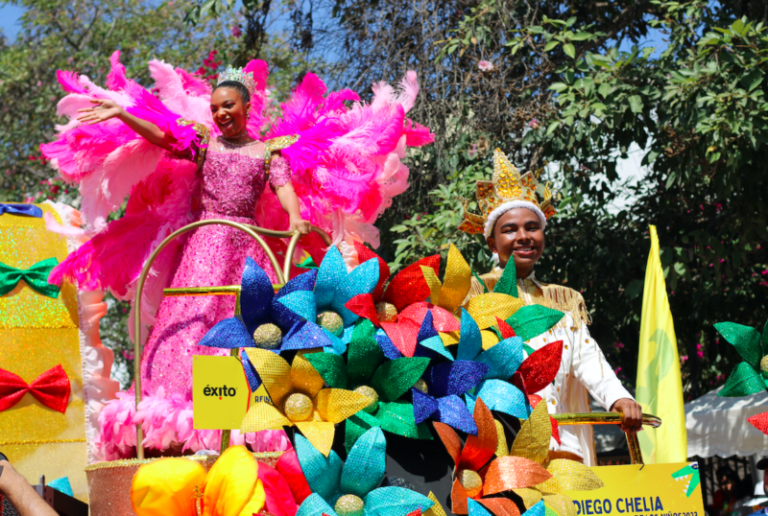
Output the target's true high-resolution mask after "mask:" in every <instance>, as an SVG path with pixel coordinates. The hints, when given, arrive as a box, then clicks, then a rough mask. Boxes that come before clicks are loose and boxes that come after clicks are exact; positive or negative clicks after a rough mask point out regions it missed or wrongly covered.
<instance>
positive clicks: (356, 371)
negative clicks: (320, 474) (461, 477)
mask: <svg viewBox="0 0 768 516" xmlns="http://www.w3.org/2000/svg"><path fill="white" fill-rule="evenodd" d="M375 335H376V328H375V327H374V326H373V323H371V321H369V320H367V319H360V320H359V321H358V322H357V324H356V325H355V327H354V330H353V331H352V338H351V341H350V343H349V347H348V349H347V357H346V359H345V358H344V357H343V356H342V355H338V354H335V353H329V352H324V353H311V354H307V355H305V356H306V358H307V360H309V362H310V363H311V364H312V367H314V368H315V370H317V372H318V373H320V376H322V377H323V380H325V382H326V383H327V384H328V385H329V386H330V387H333V388H339V389H351V390H354V391H356V392H358V393H359V394H364V395H366V396H369V397H370V398H371V404H370V405H369V406H368V407H366V408H365V409H364V410H361V411H360V412H358V413H357V414H355V415H354V416H352V417H351V418H349V419H348V420H347V424H346V435H345V439H344V444H345V446H346V448H347V451H349V450H350V449H351V448H352V445H353V444H354V443H355V441H357V439H358V438H359V437H360V436H361V435H362V434H363V433H364V432H365V431H366V430H369V429H370V428H381V429H383V430H386V431H388V432H392V433H394V434H397V435H402V436H405V437H410V438H414V439H431V434H430V432H429V430H428V428H427V427H426V426H425V425H423V424H421V425H417V424H416V421H415V420H414V416H413V404H412V403H411V402H408V401H405V400H401V399H400V398H401V397H402V396H403V394H405V393H406V392H408V390H409V389H410V388H411V387H412V386H413V385H414V384H415V383H416V381H417V380H419V378H421V376H422V375H423V374H424V371H425V370H426V369H427V366H428V365H429V359H428V358H425V357H404V358H398V359H396V360H387V359H386V357H385V356H384V352H383V351H382V350H381V347H380V346H379V343H378V342H377V341H376V338H375Z"/></svg>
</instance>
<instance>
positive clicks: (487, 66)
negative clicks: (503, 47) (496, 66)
mask: <svg viewBox="0 0 768 516" xmlns="http://www.w3.org/2000/svg"><path fill="white" fill-rule="evenodd" d="M477 67H478V68H480V70H481V71H483V72H490V71H491V70H493V63H491V62H490V61H486V60H485V59H483V60H482V61H480V62H479V63H477Z"/></svg>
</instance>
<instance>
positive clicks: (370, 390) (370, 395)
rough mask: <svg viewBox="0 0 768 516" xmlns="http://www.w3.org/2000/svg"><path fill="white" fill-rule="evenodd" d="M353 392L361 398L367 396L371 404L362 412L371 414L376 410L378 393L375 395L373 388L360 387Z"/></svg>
mask: <svg viewBox="0 0 768 516" xmlns="http://www.w3.org/2000/svg"><path fill="white" fill-rule="evenodd" d="M355 392H356V393H358V394H362V395H363V396H367V397H368V398H371V402H370V403H369V404H368V405H366V407H365V408H364V409H363V410H365V411H366V412H368V413H369V414H371V413H373V412H374V411H375V410H376V409H377V408H378V406H379V393H377V392H376V390H375V389H374V388H373V387H368V386H367V385H361V386H360V387H358V388H357V389H355Z"/></svg>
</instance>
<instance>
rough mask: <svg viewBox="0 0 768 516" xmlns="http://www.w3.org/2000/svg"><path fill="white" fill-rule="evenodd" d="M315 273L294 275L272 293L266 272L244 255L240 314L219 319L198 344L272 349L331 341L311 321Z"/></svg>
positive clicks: (280, 349)
mask: <svg viewBox="0 0 768 516" xmlns="http://www.w3.org/2000/svg"><path fill="white" fill-rule="evenodd" d="M316 276H317V272H316V271H310V272H307V273H305V274H301V275H299V276H296V277H295V278H293V279H292V280H291V281H289V282H288V283H286V284H285V286H283V288H281V289H280V290H279V291H278V292H277V293H275V290H274V287H273V286H272V282H271V281H270V279H269V276H267V273H266V272H264V270H263V269H262V268H261V267H259V265H258V264H257V263H256V262H255V261H254V260H253V259H252V258H250V257H248V258H246V260H245V267H244V268H243V275H242V281H241V283H240V317H237V316H235V317H229V318H227V319H224V320H222V321H219V322H218V323H217V324H216V325H215V326H214V327H213V328H211V329H210V330H209V331H208V333H206V334H205V336H204V337H203V338H202V340H200V342H199V345H200V346H210V347H216V348H227V349H232V348H246V347H259V348H263V349H270V350H276V351H283V350H289V349H309V348H315V347H323V346H329V345H331V342H330V340H329V339H328V338H327V337H326V336H325V333H324V332H323V331H322V329H321V328H320V327H319V326H318V325H317V324H315V322H314V321H315V303H314V293H313V292H312V288H313V287H314V284H315V277H316Z"/></svg>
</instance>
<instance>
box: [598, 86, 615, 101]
mask: <svg viewBox="0 0 768 516" xmlns="http://www.w3.org/2000/svg"><path fill="white" fill-rule="evenodd" d="M612 91H613V86H611V85H610V84H608V83H607V82H604V83H603V84H601V85H600V87H599V88H597V92H598V93H599V94H600V96H601V97H603V98H606V97H607V96H608V95H610V94H611V92H612Z"/></svg>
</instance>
